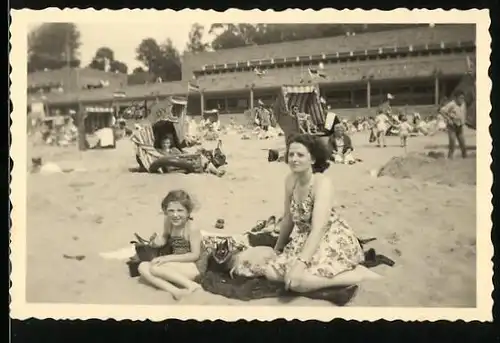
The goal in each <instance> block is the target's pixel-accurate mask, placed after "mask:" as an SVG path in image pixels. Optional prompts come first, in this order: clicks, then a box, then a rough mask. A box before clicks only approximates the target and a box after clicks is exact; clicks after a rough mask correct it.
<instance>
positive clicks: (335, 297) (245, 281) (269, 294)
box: [196, 233, 394, 306]
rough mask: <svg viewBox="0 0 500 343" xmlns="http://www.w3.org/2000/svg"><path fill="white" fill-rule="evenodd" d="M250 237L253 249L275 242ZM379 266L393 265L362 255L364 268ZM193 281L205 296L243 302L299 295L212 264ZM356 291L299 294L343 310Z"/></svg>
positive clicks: (264, 235)
mask: <svg viewBox="0 0 500 343" xmlns="http://www.w3.org/2000/svg"><path fill="white" fill-rule="evenodd" d="M252 236H255V237H252ZM252 236H250V238H251V239H250V244H251V245H252V246H270V247H272V246H274V243H275V238H274V237H268V236H270V235H269V234H267V233H262V234H257V235H252ZM273 238H274V239H273ZM373 240H374V238H371V239H367V240H360V243H361V245H362V246H364V245H365V244H366V243H368V242H370V241H373ZM380 264H386V265H389V266H391V267H392V266H393V265H394V261H392V260H391V259H389V258H388V257H386V256H384V255H377V254H376V252H375V250H374V249H369V250H367V251H365V262H364V263H363V265H364V266H366V267H367V268H372V267H375V266H378V265H380ZM196 281H197V282H199V283H200V284H201V286H202V287H203V289H204V290H205V291H207V292H210V293H213V294H218V295H222V296H224V297H227V298H231V299H238V300H243V301H248V300H255V299H263V298H274V297H284V296H297V295H298V294H296V293H295V294H294V293H292V292H290V291H286V290H285V289H284V285H283V283H281V282H280V283H277V282H272V281H269V280H267V279H265V278H263V277H256V278H247V277H243V276H233V278H232V277H231V276H229V274H228V273H227V272H225V271H221V270H218V268H217V266H216V265H215V264H214V263H209V264H208V269H207V271H206V272H205V273H203V275H201V276H200V277H199V278H198V279H197V280H196ZM356 289H357V286H348V287H331V288H328V289H322V290H319V291H315V292H311V293H301V294H300V295H301V296H304V297H307V298H311V299H321V300H328V301H331V302H332V303H334V304H336V305H338V306H343V305H345V304H346V303H348V302H349V301H350V300H351V299H352V297H353V296H354V295H355V292H356Z"/></svg>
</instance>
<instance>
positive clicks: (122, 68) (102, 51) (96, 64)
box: [89, 47, 128, 74]
mask: <svg viewBox="0 0 500 343" xmlns="http://www.w3.org/2000/svg"><path fill="white" fill-rule="evenodd" d="M106 60H107V61H108V62H109V70H108V71H110V72H112V73H114V72H119V73H124V74H126V73H127V70H128V67H127V65H126V64H125V63H123V62H121V61H117V60H115V53H114V52H113V50H111V49H110V48H108V47H101V48H99V49H97V51H96V53H95V56H94V58H93V59H92V62H90V64H89V67H90V68H92V69H98V70H105V68H106Z"/></svg>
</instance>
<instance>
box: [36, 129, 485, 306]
mask: <svg viewBox="0 0 500 343" xmlns="http://www.w3.org/2000/svg"><path fill="white" fill-rule="evenodd" d="M387 139H388V144H389V147H387V148H385V149H382V148H376V147H375V146H371V145H369V144H368V136H367V134H364V133H359V134H355V135H354V136H353V143H354V144H355V148H356V151H355V152H356V157H359V158H361V159H362V160H363V162H362V163H358V164H356V165H353V166H346V165H333V166H331V167H330V169H329V170H328V171H327V172H326V174H327V175H328V176H329V177H330V178H331V180H332V182H333V185H334V188H335V205H336V206H337V208H338V210H339V211H340V213H341V215H342V216H343V217H344V218H345V219H346V220H347V221H348V222H349V223H350V224H351V226H352V227H353V229H354V230H355V231H356V233H357V234H358V236H360V237H365V238H366V237H376V238H377V240H376V241H374V242H372V243H370V245H369V247H373V248H375V249H376V250H377V251H378V252H379V253H382V254H385V255H387V256H388V257H390V258H392V259H394V260H395V261H396V265H395V266H394V267H392V268H391V267H388V266H379V267H376V268H374V271H376V272H377V273H379V274H381V275H382V276H383V279H381V280H379V281H372V282H366V283H364V284H362V285H361V287H360V290H359V293H358V295H357V296H356V297H355V298H354V299H353V301H352V302H351V303H350V306H421V307H475V305H476V224H475V223H476V188H475V185H474V184H470V182H468V183H467V182H466V181H463V180H464V179H471V178H474V179H475V158H474V156H472V157H471V158H469V159H467V160H462V159H459V158H457V160H456V161H451V164H448V165H447V166H449V167H453V168H455V169H456V170H463V171H464V172H462V173H465V174H467V175H469V176H468V178H467V177H466V178H459V179H458V181H456V180H455V181H454V182H451V183H450V182H448V183H447V182H441V181H439V180H438V179H439V178H438V177H436V175H435V174H436V173H438V172H436V170H440V171H441V174H443V173H444V175H446V173H445V171H444V170H443V169H442V168H444V167H443V165H444V164H443V163H445V162H442V161H437V162H436V163H439V165H436V167H432V166H428V167H426V168H427V170H434V172H433V175H431V176H432V177H427V176H426V175H427V174H429V172H428V171H426V172H423V174H422V175H423V176H422V175H419V168H417V167H415V168H416V169H415V170H414V171H413V173H412V172H410V173H409V174H410V175H409V176H407V177H404V178H401V177H392V176H383V177H376V176H374V175H375V174H376V173H377V171H378V170H379V169H380V168H381V167H382V166H383V165H384V164H386V163H387V162H388V161H390V159H391V158H393V157H394V156H401V155H404V154H405V152H404V150H403V149H402V148H400V147H399V146H398V144H399V139H398V138H397V137H388V138H387ZM467 139H468V143H469V144H473V145H475V135H474V133H473V132H471V131H468V132H467ZM223 140H224V147H225V151H226V153H227V157H228V161H229V165H228V166H227V174H226V175H225V176H224V177H223V178H217V177H215V176H212V175H182V174H169V175H152V174H139V173H131V172H129V171H128V169H129V168H132V167H135V166H136V162H135V158H134V153H133V146H132V143H131V142H130V141H128V140H127V139H125V140H121V141H119V142H118V143H117V148H116V149H115V150H101V151H98V150H95V151H87V152H84V153H79V152H78V151H77V150H76V148H75V147H67V148H56V147H45V146H35V147H33V146H32V147H30V149H29V152H28V158H31V157H33V156H42V157H43V158H44V160H45V161H51V162H55V163H57V164H59V165H60V166H61V167H63V168H66V167H68V168H78V167H81V168H84V169H85V170H86V171H85V172H83V171H81V172H73V173H68V174H54V175H39V174H38V175H31V174H29V175H28V181H27V182H28V209H27V210H28V211H27V215H28V218H27V223H28V227H27V254H28V265H27V301H28V302H46V303H83V304H173V303H175V302H174V300H173V299H172V297H171V296H170V295H169V294H166V293H164V292H161V291H157V290H154V289H152V288H150V287H149V286H147V285H144V284H141V283H140V282H138V279H137V278H134V279H132V278H130V277H129V276H128V271H127V267H126V265H125V264H124V263H123V262H121V261H116V260H105V259H103V258H102V257H100V256H99V253H102V252H108V251H113V250H115V249H120V248H123V247H124V246H126V245H127V244H128V242H129V241H130V240H132V239H133V233H134V232H138V233H140V234H141V235H142V236H148V235H149V234H151V233H152V232H153V231H155V230H161V225H162V214H161V211H160V201H161V199H162V198H163V196H164V195H165V194H166V193H167V192H168V191H169V190H171V189H172V188H184V189H186V190H188V191H190V192H192V194H193V195H194V197H195V198H196V200H197V203H198V205H199V206H198V208H197V210H196V212H195V213H194V217H195V222H196V223H197V225H199V227H200V228H201V229H203V230H208V231H216V229H214V224H215V222H216V220H217V219H218V218H224V219H225V222H226V226H225V229H224V230H223V231H224V232H235V233H238V232H243V231H245V230H248V229H250V228H251V227H252V226H253V225H255V222H256V221H257V220H259V219H266V218H267V217H268V216H269V215H271V214H277V215H279V214H281V212H282V206H283V199H282V198H283V181H284V176H285V174H286V173H287V172H288V168H287V166H286V165H285V164H284V163H278V162H273V163H268V162H267V149H268V148H278V147H282V146H283V139H282V138H281V137H280V138H277V139H272V140H262V141H255V140H250V141H249V140H241V139H240V138H239V136H238V135H227V136H225V137H223ZM446 142H447V137H446V134H443V133H438V134H436V135H435V136H432V137H416V138H411V139H410V140H409V151H410V152H412V151H415V152H425V151H428V150H429V149H425V147H426V146H432V145H434V148H433V150H441V151H444V150H443V149H444V148H445V144H446ZM207 145H208V147H212V146H213V145H214V143H212V142H208V143H207ZM436 146H437V148H436ZM457 154H458V152H457ZM473 155H474V154H473ZM457 156H458V155H457ZM446 162H450V161H446ZM420 169H422V168H420ZM423 169H425V168H423ZM426 173H427V174H426ZM470 173H472V176H470ZM431 174H432V173H431ZM440 178H441V179H443V176H442V175H441V176H440ZM64 254H66V255H84V256H85V258H84V259H82V260H81V261H77V260H73V259H66V258H64V257H63V255H64ZM180 303H181V304H198V305H200V304H219V305H220V304H228V305H229V304H231V305H241V304H245V305H277V304H281V305H286V306H297V305H308V306H315V305H324V306H332V305H331V304H330V303H329V302H326V301H319V300H309V299H305V298H302V297H297V298H294V299H292V300H289V301H287V302H282V301H280V300H278V299H264V300H256V301H251V302H241V301H237V300H231V299H226V298H224V297H221V296H217V295H213V294H208V293H205V292H200V293H197V294H195V295H192V296H189V297H186V298H185V299H183V300H182V301H181V302H180Z"/></svg>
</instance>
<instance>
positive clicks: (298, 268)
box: [284, 261, 306, 290]
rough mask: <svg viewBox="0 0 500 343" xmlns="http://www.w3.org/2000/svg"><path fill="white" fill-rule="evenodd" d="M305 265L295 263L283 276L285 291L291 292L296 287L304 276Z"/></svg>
mask: <svg viewBox="0 0 500 343" xmlns="http://www.w3.org/2000/svg"><path fill="white" fill-rule="evenodd" d="M305 269H306V265H305V264H304V263H302V262H299V261H297V262H295V263H294V265H293V266H292V268H291V269H290V271H289V272H288V273H287V274H286V275H285V279H284V281H285V289H286V290H291V289H294V288H296V287H297V285H298V284H299V283H300V280H301V279H302V276H303V275H304V271H305Z"/></svg>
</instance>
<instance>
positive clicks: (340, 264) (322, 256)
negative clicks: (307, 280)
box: [270, 184, 365, 278]
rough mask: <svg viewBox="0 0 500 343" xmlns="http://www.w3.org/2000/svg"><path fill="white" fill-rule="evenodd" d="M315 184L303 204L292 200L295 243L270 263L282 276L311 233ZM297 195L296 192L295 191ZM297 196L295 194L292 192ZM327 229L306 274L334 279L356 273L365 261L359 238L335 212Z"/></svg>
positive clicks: (293, 238)
mask: <svg viewBox="0 0 500 343" xmlns="http://www.w3.org/2000/svg"><path fill="white" fill-rule="evenodd" d="M312 187H313V186H312V184H311V185H310V187H309V191H308V195H307V197H306V198H305V199H304V200H303V201H302V202H297V201H296V200H295V199H294V198H295V197H294V196H292V200H291V203H290V213H291V215H292V220H293V223H294V228H293V230H292V233H291V236H290V238H291V240H290V242H289V243H288V244H287V245H286V246H285V248H284V250H283V253H281V254H280V255H278V257H277V258H276V259H275V260H274V261H272V262H270V265H272V266H273V267H274V268H275V269H276V271H277V272H278V273H279V274H280V275H283V276H284V275H285V274H286V273H287V272H288V271H289V270H290V268H291V267H292V266H293V264H294V263H295V261H296V259H297V258H298V257H299V255H300V253H301V252H302V247H303V246H304V244H305V242H306V240H307V238H308V237H309V233H310V232H311V222H312V212H313V207H314V198H313V189H312ZM294 191H295V188H294ZM292 193H295V192H292ZM327 226H328V227H327V229H326V231H325V234H324V236H323V238H322V239H321V241H320V243H319V245H318V248H317V249H316V251H315V253H314V254H313V256H312V258H311V260H310V265H309V266H308V267H306V271H307V272H309V273H311V274H313V275H316V276H320V277H325V278H333V277H334V276H335V275H338V274H340V273H342V272H345V271H348V270H352V269H354V268H355V267H356V266H357V265H358V264H359V263H361V262H363V261H364V258H365V257H364V252H363V248H362V247H361V245H360V243H359V241H358V239H357V237H356V236H355V234H354V232H353V231H352V230H351V228H350V227H349V225H347V223H346V222H345V221H344V220H343V219H341V218H340V217H339V216H338V214H337V213H336V212H335V210H334V209H333V208H332V209H331V212H330V218H329V220H328V223H327Z"/></svg>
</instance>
